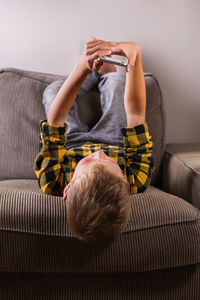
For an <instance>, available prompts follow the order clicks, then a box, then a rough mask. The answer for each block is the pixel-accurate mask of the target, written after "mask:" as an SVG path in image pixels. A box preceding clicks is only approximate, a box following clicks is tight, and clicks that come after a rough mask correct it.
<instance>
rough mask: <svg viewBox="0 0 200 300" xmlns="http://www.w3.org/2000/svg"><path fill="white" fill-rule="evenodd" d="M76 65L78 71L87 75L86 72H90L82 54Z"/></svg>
mask: <svg viewBox="0 0 200 300" xmlns="http://www.w3.org/2000/svg"><path fill="white" fill-rule="evenodd" d="M77 65H78V68H79V69H80V71H81V72H82V73H83V74H85V75H88V74H89V73H90V72H91V70H89V69H88V68H87V65H86V62H85V59H84V56H82V57H81V58H80V59H79V60H78V63H77Z"/></svg>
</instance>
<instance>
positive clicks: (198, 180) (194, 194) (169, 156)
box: [162, 144, 200, 209]
mask: <svg viewBox="0 0 200 300" xmlns="http://www.w3.org/2000/svg"><path fill="white" fill-rule="evenodd" d="M162 188H163V189H164V190H165V191H166V192H168V193H170V194H174V195H176V196H179V197H181V198H183V199H185V200H187V201H188V202H190V203H191V204H193V205H195V206H196V207H198V208H199V209H200V144H173V145H170V144H169V145H167V148H166V151H165V154H164V160H163V175H162Z"/></svg>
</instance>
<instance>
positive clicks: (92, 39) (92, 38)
mask: <svg viewBox="0 0 200 300" xmlns="http://www.w3.org/2000/svg"><path fill="white" fill-rule="evenodd" d="M92 41H96V38H95V37H94V36H91V37H90V38H89V39H88V42H92Z"/></svg>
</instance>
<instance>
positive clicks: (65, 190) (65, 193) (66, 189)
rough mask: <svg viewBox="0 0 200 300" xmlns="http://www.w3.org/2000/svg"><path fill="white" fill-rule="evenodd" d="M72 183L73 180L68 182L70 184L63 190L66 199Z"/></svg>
mask: <svg viewBox="0 0 200 300" xmlns="http://www.w3.org/2000/svg"><path fill="white" fill-rule="evenodd" d="M70 184H71V182H70V183H68V185H66V187H65V189H64V191H63V200H66V199H67V192H68V190H69V187H70Z"/></svg>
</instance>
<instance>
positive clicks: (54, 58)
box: [0, 0, 200, 142]
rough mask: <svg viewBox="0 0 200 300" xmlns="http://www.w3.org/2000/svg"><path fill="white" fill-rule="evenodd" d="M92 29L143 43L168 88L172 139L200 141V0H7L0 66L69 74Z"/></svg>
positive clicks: (0, 3) (0, 14) (0, 9)
mask: <svg viewBox="0 0 200 300" xmlns="http://www.w3.org/2000/svg"><path fill="white" fill-rule="evenodd" d="M91 35H93V36H95V37H96V38H100V39H106V40H110V41H119V40H123V41H125V40H126V41H134V42H136V43H138V44H139V45H140V47H141V50H142V54H143V65H144V71H145V72H152V73H154V74H155V76H156V77H157V78H158V80H159V82H160V86H161V89H162V91H163V96H164V100H165V107H166V112H167V142H200V132H199V131H200V129H199V128H200V80H199V73H198V72H199V69H200V38H199V36H200V1H199V0H168V1H167V0H165V1H164V0H135V1H134V0H132V1H131V0H118V1H117V0H110V1H109V0H101V1H95V0H82V1H81V0H73V1H67V0H56V1H51V0H34V1H33V0H17V1H12V0H0V67H16V68H21V69H26V70H33V71H41V72H47V73H57V74H62V75H64V74H68V73H69V72H70V70H71V69H72V67H73V65H74V64H75V62H76V60H77V59H78V57H79V55H80V52H81V49H82V47H83V44H84V41H86V40H87V38H88V37H89V36H91Z"/></svg>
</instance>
